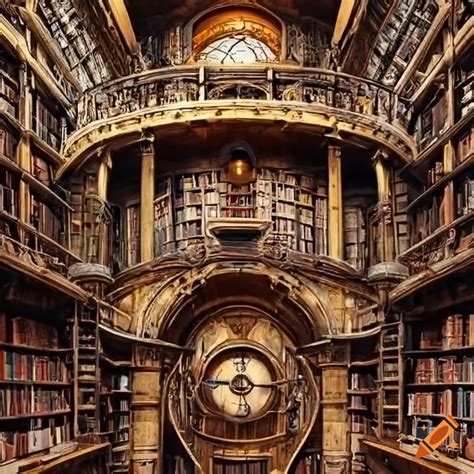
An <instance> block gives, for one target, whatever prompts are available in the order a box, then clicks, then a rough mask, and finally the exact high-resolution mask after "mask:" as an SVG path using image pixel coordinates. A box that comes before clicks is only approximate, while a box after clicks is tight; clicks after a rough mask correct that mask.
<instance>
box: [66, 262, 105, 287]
mask: <svg viewBox="0 0 474 474" xmlns="http://www.w3.org/2000/svg"><path fill="white" fill-rule="evenodd" d="M68 278H69V279H70V280H72V281H75V282H81V281H84V280H96V281H98V282H103V283H112V282H113V278H112V271H111V269H110V268H109V267H106V266H104V265H100V264H98V263H75V264H74V265H71V266H70V267H69V268H68Z"/></svg>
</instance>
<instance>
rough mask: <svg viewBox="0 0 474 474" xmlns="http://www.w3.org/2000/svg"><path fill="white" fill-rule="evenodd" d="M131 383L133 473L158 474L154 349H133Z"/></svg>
mask: <svg viewBox="0 0 474 474" xmlns="http://www.w3.org/2000/svg"><path fill="white" fill-rule="evenodd" d="M133 355H134V369H133V381H132V391H133V395H132V405H131V409H132V419H131V423H132V425H131V431H132V442H133V454H132V461H133V470H132V473H133V474H158V473H159V472H161V464H162V446H161V445H162V442H161V432H162V426H161V424H162V419H161V412H162V409H161V378H162V377H161V372H162V357H161V353H160V351H159V350H158V349H157V348H156V347H151V346H145V345H139V344H137V345H136V346H135V347H134V354H133Z"/></svg>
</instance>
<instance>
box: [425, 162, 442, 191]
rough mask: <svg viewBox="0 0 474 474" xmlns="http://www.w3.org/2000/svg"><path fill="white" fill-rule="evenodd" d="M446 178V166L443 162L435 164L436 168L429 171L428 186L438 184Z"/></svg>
mask: <svg viewBox="0 0 474 474" xmlns="http://www.w3.org/2000/svg"><path fill="white" fill-rule="evenodd" d="M443 176H444V165H443V162H442V161H437V162H435V164H434V166H433V167H432V168H430V169H429V170H428V174H427V179H428V186H431V185H433V184H435V183H437V182H438V181H439V180H440V179H441V178H442V177H443Z"/></svg>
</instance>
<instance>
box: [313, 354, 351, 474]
mask: <svg viewBox="0 0 474 474" xmlns="http://www.w3.org/2000/svg"><path fill="white" fill-rule="evenodd" d="M324 359H325V362H324V363H321V364H319V367H320V368H321V370H322V396H321V405H322V420H323V466H322V474H336V473H337V474H349V472H350V471H349V461H350V452H349V439H348V435H347V432H348V420H347V390H348V370H347V364H348V348H347V347H345V346H343V347H332V348H330V349H328V350H327V351H326V352H325V353H324Z"/></svg>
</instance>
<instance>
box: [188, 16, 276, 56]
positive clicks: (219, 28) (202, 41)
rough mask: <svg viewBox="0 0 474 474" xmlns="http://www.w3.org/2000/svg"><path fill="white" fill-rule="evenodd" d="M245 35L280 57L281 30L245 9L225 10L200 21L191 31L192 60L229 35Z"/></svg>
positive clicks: (263, 17) (266, 19)
mask: <svg viewBox="0 0 474 474" xmlns="http://www.w3.org/2000/svg"><path fill="white" fill-rule="evenodd" d="M236 33H240V34H247V35H248V36H251V37H252V38H256V39H258V40H260V41H262V43H265V44H266V45H267V46H268V47H269V48H270V49H271V50H272V52H273V53H274V54H275V56H276V57H277V58H280V56H281V30H280V28H279V26H278V25H277V24H275V22H274V21H271V20H269V19H268V18H266V17H265V16H263V15H261V14H259V13H257V12H255V11H253V10H250V9H245V8H239V9H234V8H232V9H226V10H224V11H221V12H219V13H216V14H214V15H212V16H210V17H207V18H205V19H203V20H202V21H200V22H199V23H198V24H197V26H196V27H195V29H194V31H193V58H194V57H195V56H196V55H197V54H198V53H200V52H201V51H202V50H203V49H204V48H205V47H206V46H208V45H209V44H210V43H212V42H213V41H215V40H218V39H219V38H224V37H225V36H229V35H231V34H236Z"/></svg>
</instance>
